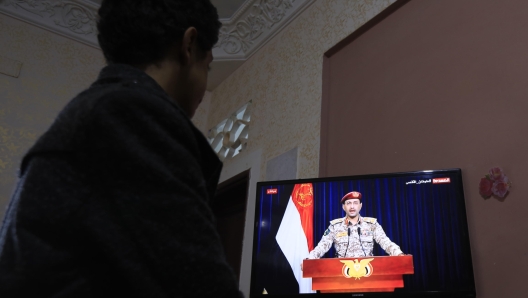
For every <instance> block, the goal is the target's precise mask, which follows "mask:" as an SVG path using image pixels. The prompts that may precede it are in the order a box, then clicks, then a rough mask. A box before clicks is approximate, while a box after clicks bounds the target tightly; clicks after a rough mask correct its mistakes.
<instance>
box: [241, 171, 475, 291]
mask: <svg viewBox="0 0 528 298" xmlns="http://www.w3.org/2000/svg"><path fill="white" fill-rule="evenodd" d="M442 173H454V174H456V175H458V176H459V177H460V181H461V183H460V184H459V186H458V188H457V193H458V199H459V200H460V199H461V200H462V201H463V202H461V203H463V204H461V206H463V208H462V209H461V210H459V216H460V217H459V218H460V220H462V224H461V227H460V228H461V229H464V230H463V231H461V233H465V234H466V235H468V239H467V243H468V246H469V247H466V248H464V249H466V250H467V251H466V253H467V254H468V255H469V256H470V260H469V262H470V264H471V269H472V270H471V272H468V274H470V275H471V280H472V281H473V283H472V290H469V291H466V290H464V291H416V292H355V293H352V292H349V293H304V294H301V293H299V294H278V295H273V294H272V295H271V296H272V297H318V298H319V297H321V298H323V297H372V298H375V297H394V298H402V297H438V298H440V297H446V298H447V297H449V298H452V297H455V298H456V297H476V287H475V275H474V265H473V254H472V251H471V250H472V249H471V247H472V245H471V235H470V233H469V227H468V219H467V204H466V198H465V193H464V186H463V184H464V182H463V177H462V169H460V168H448V169H436V170H418V171H404V172H392V173H391V172H387V173H377V174H361V175H348V176H336V177H319V178H303V179H289V180H273V181H259V182H257V185H256V196H255V214H254V229H253V247H252V266H251V278H250V294H249V297H250V298H253V297H269V296H270V294H255V293H253V286H254V282H255V272H256V268H255V264H256V258H257V254H256V253H255V249H256V246H257V244H258V241H257V238H258V237H257V235H258V232H259V228H260V227H259V222H258V221H259V211H260V200H261V198H260V194H259V191H260V190H261V188H262V187H264V186H267V185H277V184H300V183H319V182H336V181H349V180H362V179H376V178H386V177H401V176H412V175H423V174H442ZM316 241H319V239H317V240H316Z"/></svg>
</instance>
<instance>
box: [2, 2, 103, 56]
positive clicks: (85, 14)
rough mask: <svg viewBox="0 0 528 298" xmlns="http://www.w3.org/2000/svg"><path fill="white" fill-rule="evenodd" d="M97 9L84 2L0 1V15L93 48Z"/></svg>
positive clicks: (96, 6)
mask: <svg viewBox="0 0 528 298" xmlns="http://www.w3.org/2000/svg"><path fill="white" fill-rule="evenodd" d="M98 9H99V5H98V4H96V3H94V2H91V1H87V0H47V1H39V0H0V12H2V13H5V14H7V15H9V16H11V17H14V18H17V19H20V20H22V21H25V22H28V23H30V24H32V25H35V26H38V27H41V28H44V29H47V30H50V31H52V32H54V33H57V34H60V35H63V36H66V37H68V38H71V39H74V40H76V41H79V42H81V43H84V44H87V45H90V46H93V47H96V48H99V43H98V42H97V28H96V15H97V10H98Z"/></svg>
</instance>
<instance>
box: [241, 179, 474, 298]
mask: <svg viewBox="0 0 528 298" xmlns="http://www.w3.org/2000/svg"><path fill="white" fill-rule="evenodd" d="M256 191H257V194H256V210H255V223H254V224H255V226H254V242H253V256H252V259H253V262H252V269H251V286H250V297H269V296H277V297H280V296H286V297H317V298H318V297H475V296H476V291H475V282H474V275H473V265H472V259H471V247H470V239H469V234H468V225H467V217H466V207H465V200H464V191H463V183H462V173H461V170H460V169H442V170H424V171H412V172H399V173H384V174H369V175H355V176H344V177H330V178H313V179H298V180H285V181H265V182H258V183H257V187H256ZM350 192H359V193H361V203H362V208H361V210H360V216H361V218H368V219H369V220H370V221H373V222H377V223H378V224H379V225H380V226H381V228H382V229H383V231H384V232H385V234H386V236H387V237H388V238H389V239H390V240H391V241H392V242H393V243H395V244H397V245H398V246H399V247H400V249H401V251H402V252H403V253H404V254H405V255H406V257H407V259H410V260H411V262H412V265H411V266H412V268H411V269H412V271H413V272H412V273H410V274H409V273H406V274H401V275H400V276H401V277H400V278H401V279H402V281H403V283H402V285H401V286H397V287H395V288H394V289H389V290H387V289H379V288H376V287H373V288H372V287H371V288H361V287H360V288H359V289H355V290H345V291H344V290H340V291H337V292H332V291H326V290H313V289H312V288H313V284H311V283H312V282H313V281H312V279H310V278H305V277H303V276H302V275H303V273H306V272H303V271H302V270H300V267H301V264H302V263H304V264H307V263H305V262H306V260H305V259H306V258H307V257H308V252H309V251H310V250H312V249H313V248H314V247H317V245H318V243H319V242H320V241H321V239H322V237H323V236H325V233H326V234H328V229H329V227H330V225H331V223H330V222H331V221H332V223H336V222H339V221H335V220H336V219H342V218H345V216H346V213H345V211H344V209H343V205H342V204H341V199H342V198H343V197H344V196H345V195H347V194H349V193H350ZM294 200H295V202H296V203H295V202H294ZM301 209H302V210H303V211H301ZM306 210H308V211H306ZM373 219H375V220H373ZM342 234H343V233H342ZM342 236H346V238H347V237H350V231H349V232H348V235H344V234H343V235H342ZM358 236H359V235H358ZM310 242H311V243H310ZM374 242H375V241H374ZM347 245H348V244H347ZM347 249H348V247H347ZM371 251H372V255H373V256H376V260H381V259H383V260H389V259H391V260H396V261H397V262H399V261H400V260H404V258H401V257H396V256H394V257H393V256H389V255H388V254H387V253H386V252H385V251H384V250H383V249H382V248H381V247H380V245H378V244H374V247H373V248H371ZM409 256H410V258H409ZM336 257H339V256H336V251H335V248H334V245H333V244H332V246H331V248H330V249H329V250H328V252H326V254H324V255H321V256H320V258H319V259H318V261H317V262H319V263H318V264H327V263H328V262H334V263H335V262H338V261H340V259H336ZM365 257H366V254H365ZM382 257H384V258H382ZM395 258H400V259H395ZM352 259H353V258H352ZM360 259H361V258H360ZM356 260H358V259H356ZM310 261H311V260H310ZM321 262H327V263H321ZM375 262H377V264H382V263H380V262H379V261H371V264H372V265H374V263H375ZM334 263H332V264H334ZM356 263H358V262H356ZM310 264H313V262H312V263H310ZM343 264H345V263H344V262H341V263H339V264H338V265H335V266H343V268H345V265H343ZM321 268H323V269H324V270H326V269H327V268H329V267H328V266H326V265H324V267H321ZM336 268H337V267H336ZM373 268H374V271H375V272H378V273H380V272H381V271H383V268H380V265H378V266H377V267H376V266H374V267H373ZM367 269H368V268H367ZM313 270H314V269H312V271H313ZM316 270H317V269H316ZM321 270H322V269H321ZM344 270H345V269H343V272H344ZM387 270H388V269H387ZM338 271H339V270H338ZM367 271H368V270H367ZM343 272H341V271H340V272H339V274H340V273H343ZM312 273H313V272H312ZM321 274H322V273H321ZM324 274H326V273H324ZM343 274H344V273H343ZM365 275H366V274H363V276H362V277H355V278H350V276H348V277H347V276H343V277H341V278H342V279H343V281H342V282H347V283H354V282H359V281H362V282H368V281H369V278H371V277H369V276H365ZM367 275H368V274H367ZM336 278H338V277H336ZM339 282H341V281H339ZM307 283H308V285H309V290H307V288H306V284H307ZM303 287H304V288H303Z"/></svg>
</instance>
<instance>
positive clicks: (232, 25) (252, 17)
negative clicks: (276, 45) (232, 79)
mask: <svg viewBox="0 0 528 298" xmlns="http://www.w3.org/2000/svg"><path fill="white" fill-rule="evenodd" d="M314 1H315V0H247V1H246V2H244V4H243V5H242V6H241V7H240V9H238V10H237V12H236V13H235V14H234V15H233V17H232V18H231V19H229V20H225V19H222V20H220V21H221V22H222V24H223V26H222V28H221V29H220V35H219V39H218V43H217V44H216V45H215V46H214V47H213V56H214V57H215V60H245V59H247V58H249V56H251V55H252V54H253V53H254V52H256V51H257V50H258V49H259V48H261V47H262V46H263V45H264V44H265V43H266V42H267V41H268V40H270V39H271V38H272V37H273V36H275V34H277V33H278V32H279V31H280V28H282V27H285V26H286V25H287V24H288V23H290V22H291V21H292V20H293V19H294V18H295V17H296V16H297V15H298V14H299V13H300V12H302V11H303V10H304V9H305V8H306V7H308V6H309V4H311V3H313V2H314Z"/></svg>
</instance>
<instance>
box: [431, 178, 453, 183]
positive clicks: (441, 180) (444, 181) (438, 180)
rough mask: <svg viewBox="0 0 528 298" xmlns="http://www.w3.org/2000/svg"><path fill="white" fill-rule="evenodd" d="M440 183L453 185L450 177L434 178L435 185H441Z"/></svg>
mask: <svg viewBox="0 0 528 298" xmlns="http://www.w3.org/2000/svg"><path fill="white" fill-rule="evenodd" d="M440 183H451V179H450V178H449V177H445V178H433V184H440Z"/></svg>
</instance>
